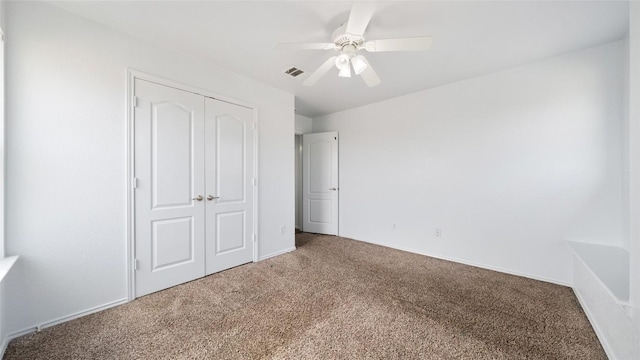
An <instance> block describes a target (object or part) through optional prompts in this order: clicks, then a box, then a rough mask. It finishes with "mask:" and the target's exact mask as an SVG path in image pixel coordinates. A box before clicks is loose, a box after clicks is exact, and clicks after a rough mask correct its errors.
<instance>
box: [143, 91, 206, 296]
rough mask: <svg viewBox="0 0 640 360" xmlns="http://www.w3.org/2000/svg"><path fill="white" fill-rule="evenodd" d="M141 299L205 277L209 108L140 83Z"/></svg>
mask: <svg viewBox="0 0 640 360" xmlns="http://www.w3.org/2000/svg"><path fill="white" fill-rule="evenodd" d="M135 94H136V97H137V98H138V106H137V107H136V108H135V112H134V122H135V125H134V126H135V129H134V131H135V148H134V151H135V155H134V158H135V159H134V161H135V164H134V166H135V177H136V178H137V188H136V191H135V199H134V201H135V218H136V229H135V239H136V240H135V244H136V248H135V256H136V260H137V262H138V269H137V271H136V296H142V295H146V294H149V293H151V292H155V291H158V290H162V289H165V288H168V287H171V286H174V285H177V284H180V283H183V282H187V281H190V280H193V279H196V278H198V277H202V276H204V272H205V257H204V234H205V206H204V202H203V201H196V200H192V199H193V198H195V197H196V196H197V195H204V100H203V98H202V96H198V95H196V94H192V93H189V92H186V91H181V90H177V89H174V88H170V87H166V86H162V85H158V84H155V83H151V82H147V81H143V80H139V79H136V80H135Z"/></svg>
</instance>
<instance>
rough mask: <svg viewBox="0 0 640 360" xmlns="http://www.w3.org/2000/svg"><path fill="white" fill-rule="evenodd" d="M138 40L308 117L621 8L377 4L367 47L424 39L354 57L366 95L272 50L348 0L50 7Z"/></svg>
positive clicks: (432, 81)
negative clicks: (292, 101)
mask: <svg viewBox="0 0 640 360" xmlns="http://www.w3.org/2000/svg"><path fill="white" fill-rule="evenodd" d="M51 3H53V4H54V5H56V6H59V7H61V8H63V9H66V10H68V11H70V12H73V13H76V14H78V15H81V16H83V17H86V18H89V19H92V20H94V21H97V22H99V23H103V24H106V25H108V26H110V27H112V28H114V29H117V30H120V31H123V32H125V33H128V34H131V35H133V36H135V37H138V38H141V39H143V40H146V41H148V42H151V43H154V44H157V45H160V46H163V47H166V48H172V49H175V50H177V51H183V52H187V53H190V54H193V55H195V56H199V57H206V58H208V59H210V60H211V61H212V62H214V63H217V64H219V65H221V66H223V67H225V68H228V69H230V70H232V71H235V72H237V73H240V74H243V75H245V76H247V77H250V78H253V79H256V80H258V81H261V82H263V83H267V84H270V85H271V86H273V87H276V88H279V89H282V90H285V91H288V92H291V93H293V94H295V96H296V108H297V109H298V110H297V111H298V113H299V114H302V115H306V116H310V117H315V116H318V115H322V114H328V113H332V112H336V111H340V110H344V109H349V108H353V107H357V106H361V105H365V104H369V103H372V102H376V101H380V100H384V99H388V98H392V97H396V96H400V95H404V94H408V93H412V92H416V91H419V90H424V89H428V88H432V87H436V86H439V85H442V84H446V83H451V82H454V81H458V80H462V79H467V78H470V77H474V76H478V75H482V74H486V73H490V72H494V71H498V70H501V69H504V68H508V67H511V66H515V65H518V64H524V63H528V62H532V61H536V60H540V59H544V58H547V57H551V56H556V55H559V54H563V53H566V52H570V51H574V50H578V49H583V48H587V47H590V46H594V45H598V44H603V43H606V42H610V41H614V40H618V39H621V38H623V37H624V35H625V34H626V32H627V30H628V27H629V22H628V3H627V2H624V1H470V2H466V1H465V2H461V1H429V2H425V1H408V2H404V1H386V2H385V1H381V2H378V7H377V11H376V13H375V14H374V16H373V19H372V20H371V23H370V24H369V27H368V28H367V32H366V33H365V37H366V38H367V39H380V38H394V37H405V36H420V35H430V36H432V37H433V40H434V41H433V47H432V48H431V50H429V51H426V52H403V53H366V52H365V53H364V54H365V55H366V56H367V58H368V59H369V62H370V63H371V65H372V66H373V67H374V68H375V70H376V71H377V72H378V74H379V75H380V77H381V78H382V84H380V85H379V86H377V87H374V88H368V87H366V86H365V84H364V83H363V82H362V79H360V78H359V77H357V76H356V77H352V78H348V79H345V78H338V76H337V69H334V70H332V71H331V72H329V73H328V74H327V75H326V76H325V77H324V78H322V79H321V80H320V81H318V82H317V83H316V85H314V86H313V87H305V86H303V85H302V81H304V77H303V78H302V79H300V78H292V77H289V76H287V75H284V74H283V71H284V70H285V69H287V68H289V67H291V66H296V67H298V68H301V69H303V70H305V71H307V72H308V73H311V72H313V71H314V70H315V69H316V68H317V67H318V66H319V65H320V64H321V63H322V62H323V61H324V60H325V59H327V58H328V57H330V56H331V55H333V54H332V52H331V51H317V50H316V51H310V50H306V51H305V50H298V51H283V50H274V49H273V46H274V45H275V44H276V43H278V42H331V33H332V32H333V30H335V28H337V27H338V26H339V25H340V24H341V23H343V22H345V21H346V20H347V18H348V15H349V10H350V8H351V2H348V1H256V2H250V1H195V2H191V1H104V2H103V1H52V2H51Z"/></svg>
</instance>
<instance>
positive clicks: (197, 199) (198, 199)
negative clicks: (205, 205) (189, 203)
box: [191, 195, 203, 201]
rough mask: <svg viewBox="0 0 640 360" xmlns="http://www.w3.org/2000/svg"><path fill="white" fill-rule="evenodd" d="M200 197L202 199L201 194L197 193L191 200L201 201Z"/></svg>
mask: <svg viewBox="0 0 640 360" xmlns="http://www.w3.org/2000/svg"><path fill="white" fill-rule="evenodd" d="M202 199H203V197H202V195H198V196H196V197H194V198H193V199H191V200H196V201H202Z"/></svg>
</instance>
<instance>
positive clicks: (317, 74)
mask: <svg viewBox="0 0 640 360" xmlns="http://www.w3.org/2000/svg"><path fill="white" fill-rule="evenodd" d="M336 58H337V56H332V57H330V58H328V59H327V61H325V62H324V63H323V64H322V65H320V67H319V68H318V69H316V71H314V72H313V74H311V76H309V78H307V80H305V81H304V82H303V83H302V85H304V86H311V85H313V84H315V83H316V81H318V80H320V78H321V77H323V76H324V74H326V73H327V71H329V70H331V68H332V67H334V66H335V62H336Z"/></svg>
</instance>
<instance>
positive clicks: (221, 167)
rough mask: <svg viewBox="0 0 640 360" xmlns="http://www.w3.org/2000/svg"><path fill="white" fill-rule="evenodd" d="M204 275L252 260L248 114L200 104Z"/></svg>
mask: <svg viewBox="0 0 640 360" xmlns="http://www.w3.org/2000/svg"><path fill="white" fill-rule="evenodd" d="M205 113H206V121H205V133H206V138H207V139H211V140H207V141H206V144H205V157H206V194H207V196H211V197H212V200H207V213H206V222H207V233H206V256H207V260H206V264H207V265H206V272H207V274H211V273H214V272H218V271H221V270H225V269H228V268H231V267H234V266H238V265H241V264H245V263H248V262H251V261H252V260H253V246H254V245H253V232H252V229H253V176H252V174H253V155H252V154H253V129H252V123H253V111H252V110H251V109H248V108H245V107H242V106H239V105H234V104H229V103H226V102H223V101H219V100H215V99H211V98H206V99H205Z"/></svg>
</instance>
